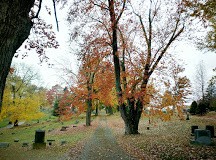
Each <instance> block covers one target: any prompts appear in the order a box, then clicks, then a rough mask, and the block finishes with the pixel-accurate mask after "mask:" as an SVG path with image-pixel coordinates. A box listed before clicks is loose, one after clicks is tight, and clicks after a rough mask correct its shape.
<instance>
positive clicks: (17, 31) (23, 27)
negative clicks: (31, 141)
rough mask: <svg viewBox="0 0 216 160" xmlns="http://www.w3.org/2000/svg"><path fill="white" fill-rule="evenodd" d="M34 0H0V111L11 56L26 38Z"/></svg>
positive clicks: (30, 26)
mask: <svg viewBox="0 0 216 160" xmlns="http://www.w3.org/2000/svg"><path fill="white" fill-rule="evenodd" d="M34 1H35V0H13V1H11V0H1V2H0V112H1V109H2V100H3V93H4V88H5V83H6V78H7V75H8V73H9V70H10V66H11V62H12V58H13V56H14V54H15V53H16V51H17V49H18V48H19V47H20V46H21V45H22V43H23V42H24V41H25V40H26V39H27V38H28V36H29V34H30V30H31V28H32V25H33V23H32V21H31V19H30V18H29V12H30V10H31V8H32V7H33V5H34Z"/></svg>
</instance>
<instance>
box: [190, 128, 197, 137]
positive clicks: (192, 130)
mask: <svg viewBox="0 0 216 160" xmlns="http://www.w3.org/2000/svg"><path fill="white" fill-rule="evenodd" d="M198 128H199V127H198V126H191V135H192V136H194V131H195V129H198Z"/></svg>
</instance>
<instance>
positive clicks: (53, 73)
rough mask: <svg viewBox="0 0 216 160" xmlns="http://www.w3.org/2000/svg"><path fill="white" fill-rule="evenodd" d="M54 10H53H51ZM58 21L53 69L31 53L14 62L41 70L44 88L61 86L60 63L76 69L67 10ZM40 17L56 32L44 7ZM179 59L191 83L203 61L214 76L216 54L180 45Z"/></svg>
mask: <svg viewBox="0 0 216 160" xmlns="http://www.w3.org/2000/svg"><path fill="white" fill-rule="evenodd" d="M51 9H52V8H51ZM57 14H58V19H59V28H60V30H59V32H56V34H57V35H56V36H57V41H58V42H59V43H60V47H59V48H58V49H49V50H47V52H46V53H47V56H48V57H49V58H50V63H54V66H53V68H49V67H48V66H47V64H46V63H43V64H42V66H41V64H39V60H38V58H37V55H36V54H35V53H29V54H28V57H27V58H25V59H24V60H21V58H14V59H13V62H23V63H27V64H30V65H32V66H34V68H36V70H39V74H40V75H41V78H42V81H43V86H47V87H51V86H53V85H55V84H61V82H62V79H61V71H59V70H56V68H59V63H61V65H70V68H71V69H73V70H74V71H76V70H77V68H76V63H77V61H76V58H75V56H73V55H72V54H71V53H70V48H69V47H68V40H69V36H68V27H67V22H66V20H65V19H66V10H58V13H57ZM40 15H41V16H42V17H43V18H44V19H45V20H46V21H47V23H51V24H52V25H53V28H54V29H55V31H56V23H55V19H54V16H53V15H52V16H48V15H47V13H46V11H45V7H42V10H41V13H40ZM175 49H176V51H177V52H176V54H177V57H179V58H181V59H182V60H183V61H184V63H185V64H186V65H185V69H186V70H185V75H186V76H188V77H189V78H190V80H191V81H194V76H195V71H196V66H197V64H198V63H199V62H200V61H203V62H204V64H205V67H206V71H207V75H208V79H209V78H210V77H211V76H212V74H213V72H212V69H213V68H215V67H216V64H215V60H216V54H215V53H210V52H206V53H203V52H201V51H199V50H198V49H196V47H195V46H194V45H193V44H187V43H182V44H181V45H178V46H177V47H176V48H175Z"/></svg>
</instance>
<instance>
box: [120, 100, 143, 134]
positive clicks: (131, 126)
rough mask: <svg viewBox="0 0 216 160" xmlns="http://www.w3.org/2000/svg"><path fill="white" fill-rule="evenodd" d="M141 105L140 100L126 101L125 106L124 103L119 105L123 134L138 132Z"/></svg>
mask: <svg viewBox="0 0 216 160" xmlns="http://www.w3.org/2000/svg"><path fill="white" fill-rule="evenodd" d="M142 109H143V105H142V103H140V102H137V103H136V106H135V102H134V101H130V102H128V104H127V106H125V105H124V104H123V105H122V106H121V107H120V113H121V117H122V119H123V120H124V124H125V134H139V131H138V127H139V121H140V117H141V114H142Z"/></svg>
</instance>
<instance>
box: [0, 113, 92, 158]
mask: <svg viewBox="0 0 216 160" xmlns="http://www.w3.org/2000/svg"><path fill="white" fill-rule="evenodd" d="M84 122H85V119H84V118H83V117H74V118H72V119H71V120H70V121H65V122H63V123H62V122H58V121H57V119H56V118H54V117H50V118H49V119H47V118H46V119H41V120H40V123H37V121H31V122H29V123H28V124H30V126H28V125H26V123H24V124H23V125H21V126H18V127H14V128H12V129H9V128H7V127H4V128H1V129H0V142H8V143H10V145H9V147H8V148H0V160H12V159H16V160H19V159H20V160H27V159H37V160H38V159H40V160H41V159H44V160H47V159H60V157H61V158H62V157H64V156H66V155H67V153H68V150H69V149H70V148H72V147H73V146H75V145H76V144H77V143H78V142H80V141H82V140H83V139H85V138H87V137H89V135H91V134H92V129H91V128H90V127H84V126H83V124H84ZM62 126H68V127H69V128H68V129H67V131H60V129H61V127H62ZM73 126H76V127H73ZM38 129H40V130H45V142H47V140H48V139H52V140H55V141H54V142H53V143H52V145H49V144H48V143H47V144H46V149H39V150H35V149H32V145H33V141H34V139H35V131H36V130H38ZM15 139H18V140H19V142H14V140H15ZM62 141H66V143H65V144H64V145H62V144H61V143H62ZM24 142H27V143H28V144H29V145H28V146H27V147H22V144H23V143H24Z"/></svg>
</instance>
